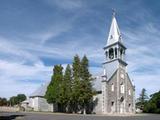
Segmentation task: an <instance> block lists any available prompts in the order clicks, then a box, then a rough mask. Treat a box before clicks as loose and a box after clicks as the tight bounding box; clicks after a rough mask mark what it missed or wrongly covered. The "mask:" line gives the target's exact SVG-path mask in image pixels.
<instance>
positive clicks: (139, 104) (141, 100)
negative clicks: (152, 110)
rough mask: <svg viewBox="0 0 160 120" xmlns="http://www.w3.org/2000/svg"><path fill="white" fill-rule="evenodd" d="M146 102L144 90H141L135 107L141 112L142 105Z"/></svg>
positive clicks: (146, 97)
mask: <svg viewBox="0 0 160 120" xmlns="http://www.w3.org/2000/svg"><path fill="white" fill-rule="evenodd" d="M147 100H148V96H147V94H146V89H144V88H143V89H142V91H141V94H140V96H139V98H138V102H137V103H136V106H137V107H138V108H140V109H141V110H143V109H144V105H145V104H146V103H147Z"/></svg>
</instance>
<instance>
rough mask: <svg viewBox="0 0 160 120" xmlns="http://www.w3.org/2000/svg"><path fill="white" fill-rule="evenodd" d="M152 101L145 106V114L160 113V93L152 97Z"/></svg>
mask: <svg viewBox="0 0 160 120" xmlns="http://www.w3.org/2000/svg"><path fill="white" fill-rule="evenodd" d="M150 97H151V98H150V100H149V101H148V102H147V103H146V104H145V105H144V112H147V113H160V91H159V92H156V93H154V94H152V95H150Z"/></svg>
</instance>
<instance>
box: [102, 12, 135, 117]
mask: <svg viewBox="0 0 160 120" xmlns="http://www.w3.org/2000/svg"><path fill="white" fill-rule="evenodd" d="M103 49H104V53H105V62H104V63H103V70H104V72H103V76H102V113H103V114H108V113H110V114H115V113H116V114H126V113H134V110H135V102H134V91H135V88H134V86H133V84H132V82H131V80H130V78H129V75H128V73H127V70H126V66H127V63H126V60H125V56H126V54H125V51H126V47H125V45H124V44H123V40H122V35H121V32H120V30H119V27H118V24H117V21H116V17H115V11H113V15H112V22H111V26H110V30H109V35H108V39H107V43H106V45H105V47H104V48H103Z"/></svg>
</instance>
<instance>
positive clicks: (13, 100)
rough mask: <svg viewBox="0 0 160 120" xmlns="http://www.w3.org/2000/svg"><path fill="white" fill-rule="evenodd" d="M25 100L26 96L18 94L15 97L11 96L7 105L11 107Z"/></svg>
mask: <svg viewBox="0 0 160 120" xmlns="http://www.w3.org/2000/svg"><path fill="white" fill-rule="evenodd" d="M26 98H27V97H26V95H24V94H18V95H17V96H12V97H11V98H10V99H9V103H10V105H11V106H13V105H17V104H20V103H21V102H22V101H24V100H26Z"/></svg>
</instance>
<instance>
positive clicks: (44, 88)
mask: <svg viewBox="0 0 160 120" xmlns="http://www.w3.org/2000/svg"><path fill="white" fill-rule="evenodd" d="M92 77H93V78H94V81H93V88H94V89H95V90H96V91H101V80H102V79H101V75H100V74H98V75H94V76H92ZM48 85H49V82H47V83H45V84H43V85H41V86H40V87H39V88H38V89H36V90H35V91H34V92H33V93H32V94H31V95H30V96H29V97H44V95H45V93H46V91H47V87H48Z"/></svg>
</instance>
